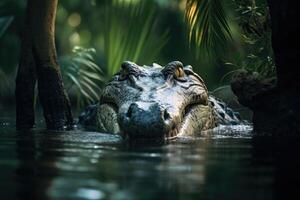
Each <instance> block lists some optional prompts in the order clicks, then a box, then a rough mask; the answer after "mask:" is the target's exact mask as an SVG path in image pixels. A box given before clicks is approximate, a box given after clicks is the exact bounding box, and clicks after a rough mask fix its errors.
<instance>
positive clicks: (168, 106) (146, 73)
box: [95, 61, 213, 138]
mask: <svg viewBox="0 0 300 200" xmlns="http://www.w3.org/2000/svg"><path fill="white" fill-rule="evenodd" d="M211 113H212V112H211V108H210V106H209V105H208V91H207V89H206V86H205V84H204V82H203V80H202V79H201V78H200V76H199V75H197V74H196V73H194V72H193V70H192V67H191V66H183V64H182V63H181V62H178V61H174V62H171V63H169V64H167V65H166V66H164V67H162V66H160V65H158V64H153V66H151V67H148V66H138V65H137V64H135V63H133V62H124V63H123V64H122V67H121V70H120V71H119V72H118V73H117V74H116V75H115V76H114V77H113V79H112V80H111V81H110V82H108V83H107V84H106V86H105V87H104V89H103V91H102V93H101V97H100V102H99V104H98V105H97V113H96V117H95V119H96V120H95V123H96V124H97V130H98V131H102V132H112V133H118V134H121V135H123V136H125V137H129V138H172V137H175V136H177V135H180V134H183V133H184V134H186V133H188V132H190V133H194V132H196V131H201V130H203V129H207V128H211V126H212V121H213V119H211V117H212V114H211Z"/></svg>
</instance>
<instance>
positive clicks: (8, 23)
mask: <svg viewBox="0 0 300 200" xmlns="http://www.w3.org/2000/svg"><path fill="white" fill-rule="evenodd" d="M25 9H26V1H20V0H2V1H1V2H0V109H1V107H2V108H4V107H7V106H12V107H13V106H14V101H15V100H14V88H15V86H14V83H15V77H16V71H17V67H18V63H19V56H20V46H21V45H20V43H21V39H20V38H21V34H22V30H23V28H24V26H23V25H24V16H25ZM270 36H271V30H270V25H269V14H268V8H267V3H266V1H265V0H257V1H254V0H226V1H219V0H203V1H199V0H151V1H148V0H147V1H146V0H111V1H107V0H85V1H83V0H72V1H70V0H69V1H68V0H60V1H59V5H58V10H57V16H56V36H55V38H56V49H57V52H58V56H59V63H60V66H61V70H62V75H63V79H64V84H65V87H66V90H67V92H68V93H69V96H70V98H71V101H72V106H73V107H74V108H76V110H77V111H78V110H81V109H82V108H83V107H84V106H86V105H87V104H89V103H91V102H94V101H96V100H97V99H98V96H99V94H100V91H101V87H102V86H103V85H104V83H105V82H106V81H108V80H109V79H110V78H111V77H112V75H113V74H114V73H116V72H117V71H118V70H119V67H120V64H121V63H122V61H124V60H131V61H134V62H136V63H137V64H139V65H152V63H154V62H155V63H158V64H160V65H165V64H167V63H168V62H170V61H173V60H179V61H181V62H183V63H184V64H185V65H192V66H193V68H194V71H196V72H197V73H199V75H200V76H201V77H202V78H203V79H204V80H205V82H206V84H207V86H208V89H209V90H210V91H214V92H215V93H218V92H219V93H222V96H223V97H225V99H226V96H228V98H232V93H231V91H230V86H229V83H230V77H231V75H232V74H234V72H236V71H237V70H241V69H246V70H248V71H251V72H255V73H257V76H263V77H273V76H274V74H275V73H274V72H275V66H274V62H273V53H272V48H271V41H270V39H271V37H270ZM36 101H37V103H38V100H36Z"/></svg>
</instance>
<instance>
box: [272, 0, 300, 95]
mask: <svg viewBox="0 0 300 200" xmlns="http://www.w3.org/2000/svg"><path fill="white" fill-rule="evenodd" d="M268 4H269V8H270V15H271V22H272V46H273V50H274V55H275V62H276V69H277V78H278V88H279V89H282V90H288V89H299V88H300V81H299V79H300V70H299V69H298V68H299V67H298V65H299V58H300V57H299V56H300V50H299V40H300V39H299V30H300V24H299V17H300V14H299V11H298V6H297V1H295V0H284V1H282V0H268Z"/></svg>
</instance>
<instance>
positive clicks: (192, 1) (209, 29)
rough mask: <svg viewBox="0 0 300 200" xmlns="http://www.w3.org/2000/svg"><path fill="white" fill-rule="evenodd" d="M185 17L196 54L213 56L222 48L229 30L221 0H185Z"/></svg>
mask: <svg viewBox="0 0 300 200" xmlns="http://www.w3.org/2000/svg"><path fill="white" fill-rule="evenodd" d="M185 19H186V21H187V24H188V32H189V42H190V44H192V45H194V46H195V47H196V56H198V57H200V56H201V55H202V56H213V55H216V54H218V53H219V52H220V50H224V47H225V46H226V42H227V41H228V40H229V39H230V38H231V31H230V28H229V25H228V21H227V17H226V13H225V8H224V5H223V3H222V1H220V0H187V3H186V11H185Z"/></svg>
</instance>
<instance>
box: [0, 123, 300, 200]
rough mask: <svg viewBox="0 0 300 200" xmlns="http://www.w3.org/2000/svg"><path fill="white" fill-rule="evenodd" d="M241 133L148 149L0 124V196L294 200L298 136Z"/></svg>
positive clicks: (107, 138)
mask: <svg viewBox="0 0 300 200" xmlns="http://www.w3.org/2000/svg"><path fill="white" fill-rule="evenodd" d="M5 124H6V123H5ZM224 128H225V129H224ZM235 131H237V130H235ZM243 131H245V130H244V129H243V130H242V132H239V133H237V132H235V133H233V132H230V131H228V130H226V127H223V129H220V130H219V132H218V133H217V134H215V135H209V136H206V137H203V136H202V137H194V138H191V137H190V138H178V139H176V140H172V141H167V142H164V143H159V144H157V143H155V144H153V143H152V144H149V143H140V142H137V143H136V142H135V143H132V142H128V141H124V140H122V139H121V138H120V137H119V136H116V135H109V134H101V133H95V132H83V131H70V132H49V131H41V130H36V131H32V132H16V131H14V129H13V127H11V126H7V125H3V123H2V126H1V127H0V188H1V190H0V196H1V199H172V200H176V199H184V200H185V199H230V200H235V199H246V200H247V199H251V200H252V199H263V200H268V199H290V197H291V196H292V195H297V196H299V194H298V193H299V192H298V191H297V190H298V188H299V180H300V179H299V178H300V174H299V167H300V164H299V163H300V161H299V158H298V157H299V156H298V152H299V150H298V148H299V147H300V142H299V141H300V140H299V138H280V139H278V138H271V137H268V138H266V137H252V135H251V134H250V135H249V132H247V133H246V131H245V132H243ZM294 199H297V198H294Z"/></svg>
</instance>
